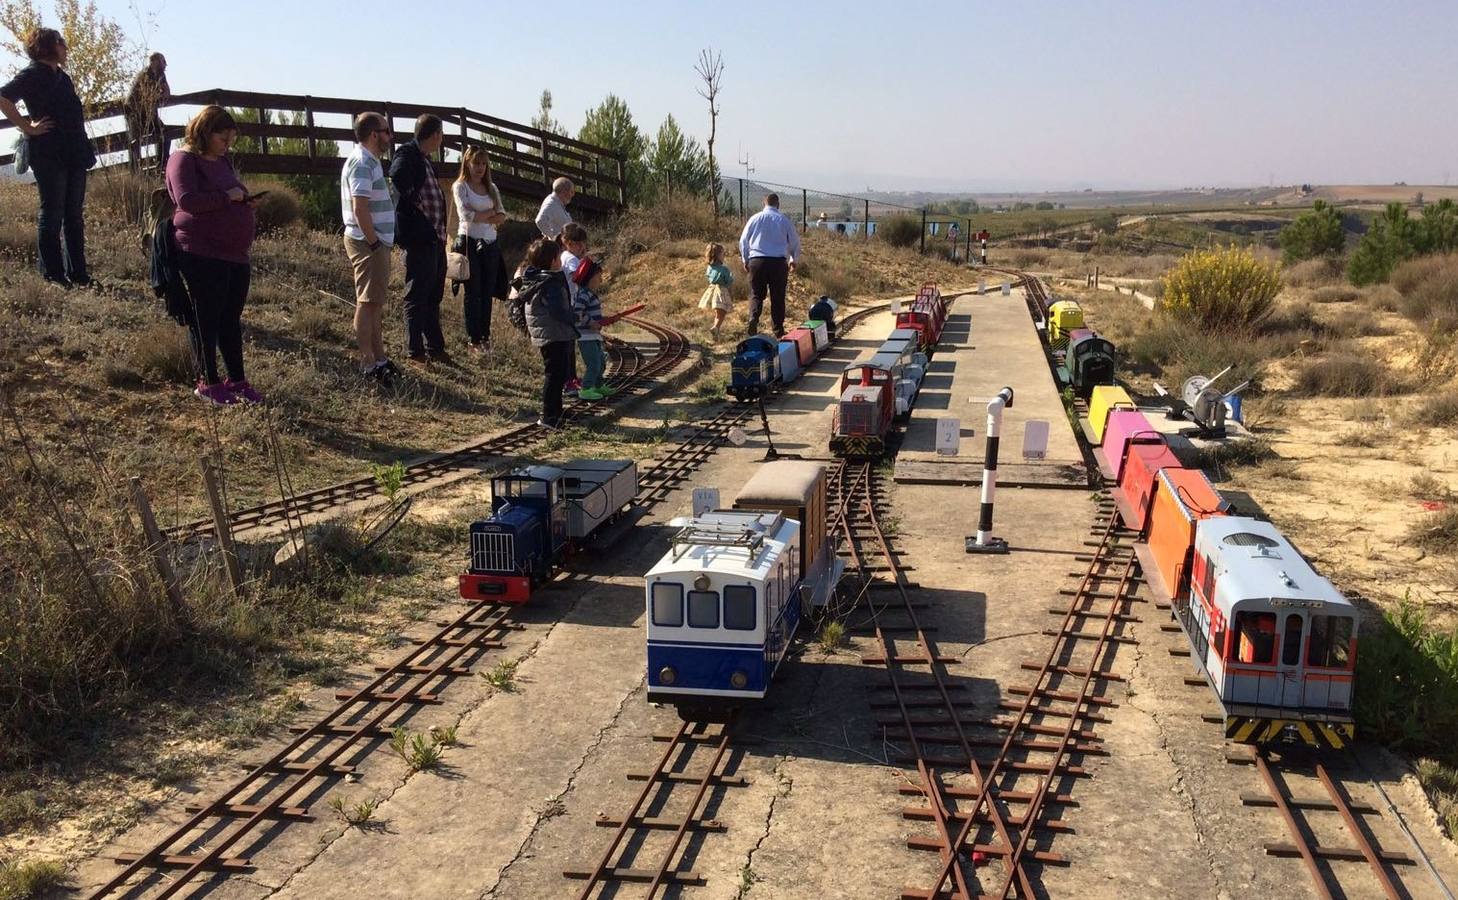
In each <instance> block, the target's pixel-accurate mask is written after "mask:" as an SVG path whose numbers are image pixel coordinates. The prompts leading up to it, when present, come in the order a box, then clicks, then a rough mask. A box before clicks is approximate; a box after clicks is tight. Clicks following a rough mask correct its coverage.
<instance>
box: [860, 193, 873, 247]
mask: <svg viewBox="0 0 1458 900" xmlns="http://www.w3.org/2000/svg"><path fill="white" fill-rule="evenodd" d="M861 234H862V235H863V236H864V237H865V239H866V240H868V241H869V240H870V239H871V201H870V200H867V201H866V227H865V228H864V229H863V230H862V232H861Z"/></svg>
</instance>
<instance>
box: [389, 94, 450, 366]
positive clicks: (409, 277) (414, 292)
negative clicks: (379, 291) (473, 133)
mask: <svg viewBox="0 0 1458 900" xmlns="http://www.w3.org/2000/svg"><path fill="white" fill-rule="evenodd" d="M444 140H445V131H444V127H443V126H442V124H441V120H440V116H435V115H431V114H430V113H426V114H425V115H423V116H421V117H420V118H419V119H416V120H415V140H413V141H407V142H406V143H404V144H401V145H400V146H399V147H397V148H396V149H395V154H394V157H393V158H392V159H391V160H390V181H391V182H392V183H393V184H394V185H395V190H396V192H398V193H399V195H400V206H399V208H397V209H396V210H395V243H396V244H398V245H399V246H400V247H402V248H404V250H405V341H406V348H407V350H408V351H409V353H410V361H411V362H413V363H421V364H423V363H424V362H425V361H426V360H427V359H437V360H442V361H448V360H449V359H450V354H449V353H447V352H446V348H445V336H444V335H443V334H441V330H440V302H441V300H443V299H444V298H445V270H446V247H445V234H446V207H445V195H444V194H443V193H442V192H441V189H440V181H439V180H437V179H436V177H435V169H434V168H432V167H431V164H430V157H431V156H432V155H434V154H435V153H437V152H439V150H440V145H441V142H442V141H444Z"/></svg>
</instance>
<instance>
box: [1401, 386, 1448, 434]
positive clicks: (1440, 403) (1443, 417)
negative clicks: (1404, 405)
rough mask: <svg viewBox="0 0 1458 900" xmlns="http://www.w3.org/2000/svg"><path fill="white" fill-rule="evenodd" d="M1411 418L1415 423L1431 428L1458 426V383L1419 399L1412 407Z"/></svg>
mask: <svg viewBox="0 0 1458 900" xmlns="http://www.w3.org/2000/svg"><path fill="white" fill-rule="evenodd" d="M1411 420H1412V422H1413V424H1415V425H1425V426H1428V427H1430V428H1451V427H1453V426H1458V384H1450V385H1448V387H1447V388H1445V389H1444V390H1443V391H1442V392H1440V393H1437V394H1430V395H1429V396H1427V397H1424V398H1422V399H1421V400H1419V401H1418V403H1417V405H1416V406H1414V407H1413V409H1412V412H1411Z"/></svg>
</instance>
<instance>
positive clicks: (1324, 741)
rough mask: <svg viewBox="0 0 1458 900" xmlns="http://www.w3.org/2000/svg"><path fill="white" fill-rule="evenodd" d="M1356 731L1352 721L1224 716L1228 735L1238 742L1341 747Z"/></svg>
mask: <svg viewBox="0 0 1458 900" xmlns="http://www.w3.org/2000/svg"><path fill="white" fill-rule="evenodd" d="M1356 732H1357V727H1356V726H1355V725H1354V724H1352V723H1351V722H1312V721H1308V720H1306V719H1263V718H1258V717H1255V716H1226V717H1225V737H1226V738H1227V739H1228V740H1232V741H1235V742H1236V743H1239V744H1275V743H1291V742H1293V741H1299V742H1300V743H1303V744H1306V745H1307V746H1310V747H1318V748H1322V749H1331V750H1340V749H1342V748H1343V747H1345V746H1346V745H1347V744H1349V743H1351V742H1352V739H1353V738H1354V737H1355V736H1356Z"/></svg>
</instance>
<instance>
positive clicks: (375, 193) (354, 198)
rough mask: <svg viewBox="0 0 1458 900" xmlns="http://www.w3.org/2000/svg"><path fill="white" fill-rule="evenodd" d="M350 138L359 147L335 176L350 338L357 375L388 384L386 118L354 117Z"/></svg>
mask: <svg viewBox="0 0 1458 900" xmlns="http://www.w3.org/2000/svg"><path fill="white" fill-rule="evenodd" d="M354 136H355V140H356V141H357V142H358V143H356V144H355V145H354V149H353V150H352V151H350V154H349V157H348V158H347V159H345V161H344V169H343V171H342V172H340V177H339V199H340V214H341V216H342V218H343V219H344V252H345V254H346V255H347V256H348V257H349V264H350V267H351V268H352V269H353V270H354V300H355V304H354V334H355V340H356V342H357V343H358V344H359V365H360V371H361V372H363V373H364V374H365V375H366V376H368V377H370V378H374V379H376V380H378V381H382V382H388V381H389V380H390V379H391V378H393V377H394V376H395V375H397V374H398V373H399V370H398V369H397V368H396V367H395V364H394V363H393V362H391V361H390V358H389V357H387V356H386V355H385V336H384V321H385V297H386V290H387V289H388V287H389V284H390V248H391V247H393V246H394V244H395V201H394V199H393V198H391V196H390V189H389V186H388V184H387V183H386V181H385V167H384V165H382V164H381V163H380V157H382V156H384V155H385V153H386V152H387V151H388V150H389V149H390V147H391V145H392V143H393V139H394V136H395V135H394V132H393V131H392V130H391V128H390V123H389V121H388V120H386V119H385V117H384V116H382V115H380V114H379V113H374V112H366V113H360V114H359V115H358V116H356V117H355V120H354Z"/></svg>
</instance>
